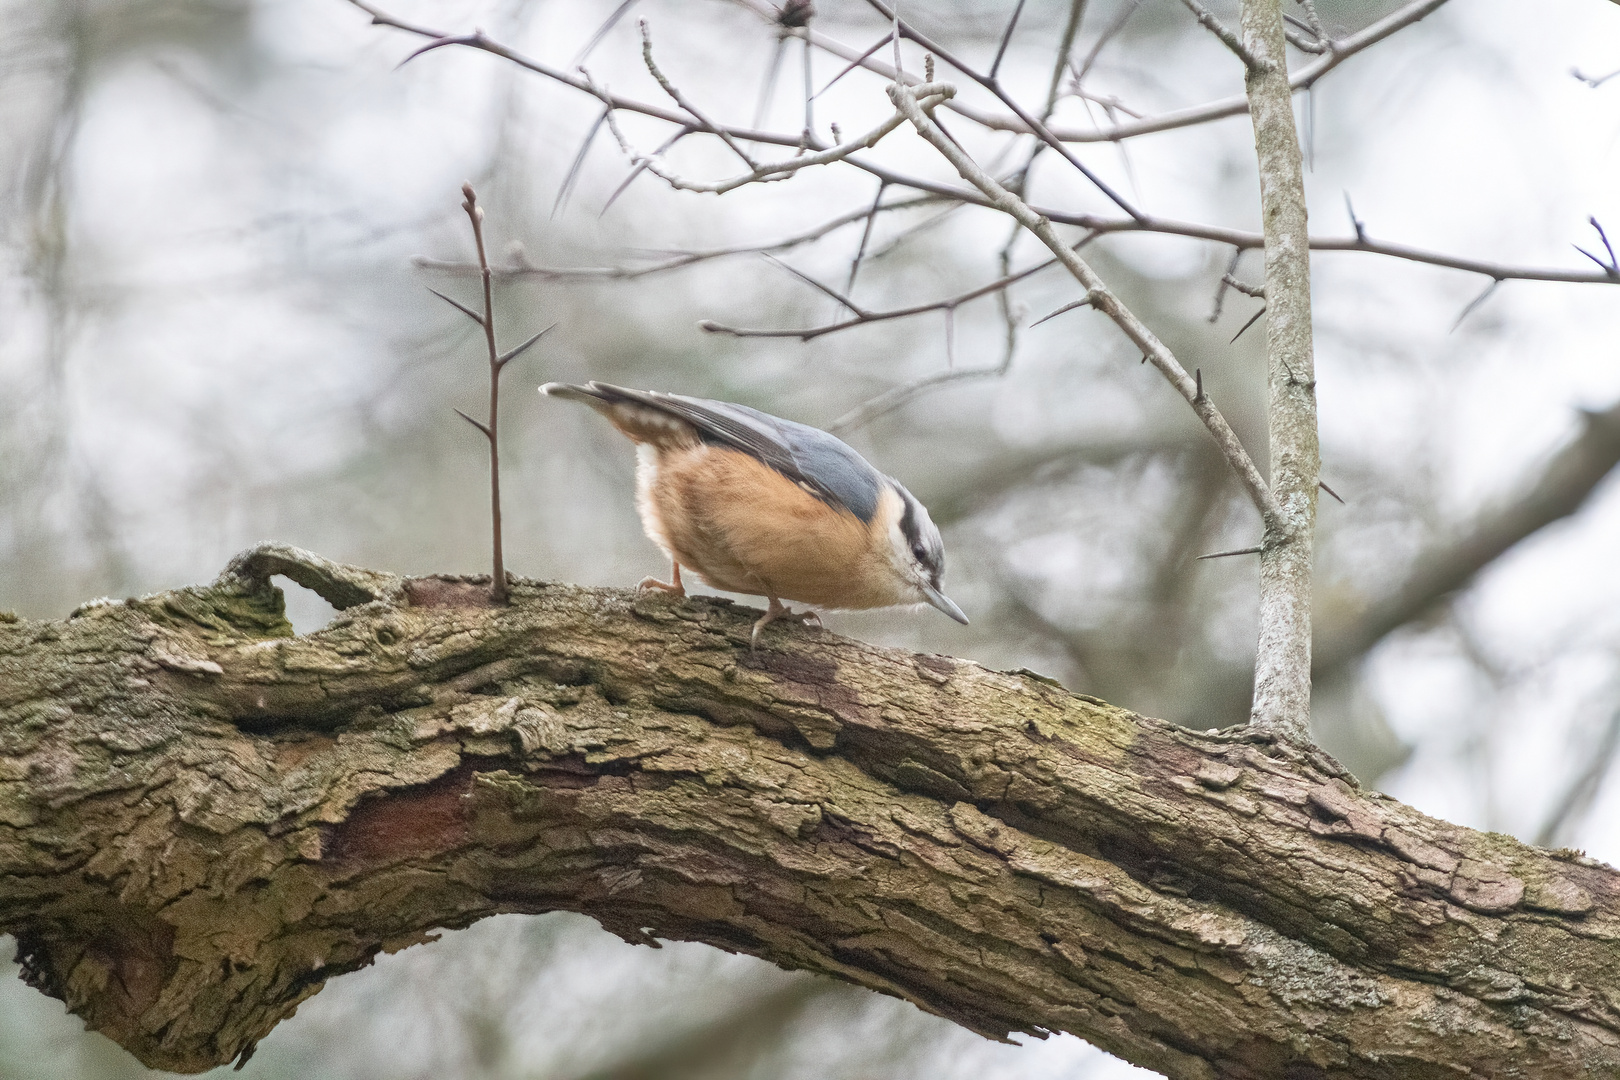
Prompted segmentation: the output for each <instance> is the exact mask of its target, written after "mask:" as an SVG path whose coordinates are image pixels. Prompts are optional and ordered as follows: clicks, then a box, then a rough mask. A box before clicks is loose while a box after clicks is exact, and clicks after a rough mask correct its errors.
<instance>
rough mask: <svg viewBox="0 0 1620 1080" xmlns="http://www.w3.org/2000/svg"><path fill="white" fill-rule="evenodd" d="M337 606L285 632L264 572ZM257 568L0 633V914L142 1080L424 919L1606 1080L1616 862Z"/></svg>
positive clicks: (666, 612)
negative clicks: (498, 916)
mask: <svg viewBox="0 0 1620 1080" xmlns="http://www.w3.org/2000/svg"><path fill="white" fill-rule="evenodd" d="M276 573H284V574H288V575H289V576H292V577H294V579H295V580H299V581H301V582H303V583H304V584H306V585H309V586H310V587H312V588H316V589H317V591H321V592H322V593H323V595H326V596H327V597H328V599H330V600H332V601H333V603H334V604H335V605H336V606H339V607H341V608H343V609H344V610H342V611H341V613H340V614H339V616H338V617H337V618H336V619H335V620H334V621H333V623H332V624H331V625H330V626H328V627H326V628H324V629H322V630H320V631H318V632H316V633H313V634H309V635H306V636H302V637H299V636H294V635H293V634H292V633H291V628H290V627H289V626H288V625H287V623H286V620H285V618H284V617H283V614H282V606H281V596H280V593H279V591H278V590H276V589H275V588H274V587H273V586H272V585H271V584H270V583H269V580H268V578H269V575H271V574H276ZM512 596H513V601H512V603H511V604H510V605H508V606H500V607H495V606H491V605H490V604H489V602H488V599H487V590H486V589H485V588H483V586H482V585H481V584H480V583H478V582H475V581H465V580H458V579H450V578H418V579H401V578H398V577H396V576H393V575H388V574H379V573H376V572H372V571H363V570H359V569H357V568H352V567H343V566H339V565H336V564H333V563H329V562H326V561H325V560H321V559H318V558H316V557H314V556H311V555H309V554H308V553H304V552H299V551H297V550H295V549H290V548H284V547H279V546H276V545H261V546H260V547H259V548H256V549H254V550H253V551H251V552H247V553H244V555H243V556H240V557H239V558H238V559H236V560H234V561H233V563H232V565H231V567H230V568H229V569H228V570H227V572H226V573H225V574H224V575H222V576H221V578H220V580H219V581H217V582H216V583H215V584H214V585H212V586H209V587H201V588H191V589H181V590H177V591H174V592H170V593H163V594H159V595H156V596H150V597H144V598H141V599H135V600H128V601H122V602H99V603H96V604H91V605H87V606H85V607H83V608H81V609H80V610H79V611H77V612H75V613H74V614H73V616H72V617H70V618H68V619H67V620H64V621H61V622H51V623H37V622H19V623H15V624H6V625H0V931H4V932H8V933H13V934H15V935H16V936H17V939H18V942H19V946H20V951H21V954H22V956H23V958H24V968H25V973H26V976H27V977H28V978H29V980H30V981H31V982H32V983H33V984H34V985H36V986H38V987H40V988H41V989H43V990H45V991H46V992H48V993H52V994H54V995H56V996H58V997H61V998H62V999H64V1000H65V1001H66V1002H67V1003H68V1005H69V1007H70V1008H71V1009H72V1010H73V1011H74V1012H75V1013H77V1014H78V1015H80V1016H82V1017H83V1018H84V1019H85V1021H86V1023H87V1024H88V1025H90V1026H91V1027H93V1028H95V1029H97V1030H100V1031H103V1032H105V1033H106V1034H108V1035H109V1036H111V1037H112V1038H113V1039H115V1040H116V1041H117V1042H119V1043H120V1044H121V1045H123V1046H124V1047H126V1048H127V1049H129V1050H130V1052H132V1053H134V1054H135V1055H136V1056H137V1057H139V1058H140V1059H141V1060H142V1061H144V1062H146V1063H147V1064H149V1065H153V1066H157V1067H162V1068H168V1069H174V1070H179V1071H196V1070H202V1069H206V1068H209V1067H211V1066H214V1065H218V1064H220V1063H223V1062H226V1061H229V1060H231V1059H233V1058H238V1057H240V1056H241V1055H242V1054H244V1053H248V1052H251V1050H252V1047H253V1045H254V1044H255V1043H256V1042H257V1041H258V1040H259V1039H261V1038H262V1037H263V1036H264V1035H265V1034H266V1033H268V1032H269V1031H270V1030H271V1028H273V1027H274V1026H275V1024H276V1023H278V1022H279V1021H280V1020H282V1019H284V1018H285V1017H287V1016H288V1015H290V1014H291V1013H292V1011H293V1010H294V1009H295V1008H296V1006H297V1004H298V1003H299V1002H300V1001H302V1000H303V999H305V998H307V997H308V996H309V995H310V994H313V993H315V992H317V991H318V990H319V989H320V987H321V986H322V985H323V984H324V982H325V981H326V980H327V979H329V978H331V977H333V976H335V975H339V974H341V973H343V972H346V971H350V970H353V969H355V968H358V967H361V966H364V965H365V964H367V963H369V962H370V961H371V959H372V958H373V957H375V956H376V955H377V954H378V953H379V952H381V951H385V950H394V949H400V948H404V947H407V946H409V945H411V944H413V943H416V942H419V941H422V940H424V939H425V938H426V937H427V936H428V935H430V934H431V932H432V931H433V930H434V929H436V928H441V927H456V926H464V925H467V924H469V923H471V922H473V921H475V920H477V919H479V918H482V917H484V916H487V915H491V914H495V913H498V912H509V911H521V912H541V911H550V910H559V909H566V910H572V911H580V912H584V913H586V914H588V915H591V916H593V917H595V918H596V919H598V920H599V921H600V922H601V923H602V924H603V925H604V926H606V927H608V928H609V929H611V930H613V931H615V932H617V933H619V934H620V935H621V936H623V937H625V938H626V939H627V940H630V941H640V942H649V941H652V940H655V939H656V938H659V937H664V938H680V939H689V940H696V941H705V942H709V943H711V944H714V945H716V946H719V947H721V948H726V949H731V950H735V951H739V952H747V953H751V954H754V955H757V956H762V957H764V958H766V959H768V960H771V961H773V962H776V963H778V964H782V965H784V966H787V967H795V968H803V969H808V970H812V971H818V972H821V973H824V974H826V975H830V976H833V977H836V978H842V979H846V980H849V981H852V982H855V983H858V984H860V985H863V986H868V987H871V988H873V989H875V990H879V991H882V992H885V993H890V994H894V995H897V996H900V997H903V998H906V999H908V1000H911V1001H914V1002H916V1003H917V1004H918V1005H919V1006H921V1007H922V1008H925V1009H928V1010H930V1011H933V1012H936V1013H939V1014H941V1015H943V1016H946V1017H949V1018H951V1019H952V1020H955V1021H956V1022H958V1023H960V1024H962V1025H964V1026H966V1027H968V1028H971V1029H972V1030H975V1031H978V1032H981V1033H983V1034H985V1035H987V1036H991V1037H1006V1036H1007V1035H1009V1034H1011V1033H1015V1032H1025V1033H1032V1034H1036V1035H1040V1034H1044V1033H1046V1032H1051V1031H1069V1032H1074V1033H1076V1034H1078V1035H1080V1036H1082V1037H1084V1038H1086V1039H1089V1040H1091V1041H1092V1042H1094V1043H1096V1044H1098V1045H1100V1046H1103V1047H1104V1048H1106V1049H1108V1050H1111V1051H1113V1052H1114V1053H1117V1054H1120V1055H1121V1056H1123V1057H1125V1058H1127V1059H1129V1060H1131V1061H1134V1062H1137V1063H1139V1064H1142V1065H1146V1066H1148V1067H1151V1068H1155V1069H1158V1070H1160V1071H1162V1072H1164V1073H1166V1074H1168V1075H1169V1076H1171V1077H1175V1078H1178V1080H1179V1078H1192V1077H1197V1078H1214V1077H1232V1078H1238V1077H1244V1078H1250V1077H1273V1076H1275V1077H1285V1076H1286V1077H1389V1078H1396V1077H1400V1078H1413V1077H1417V1078H1424V1077H1431V1076H1432V1077H1441V1076H1445V1077H1455V1076H1488V1075H1489V1076H1494V1075H1509V1074H1511V1075H1516V1076H1524V1077H1554V1076H1556V1077H1567V1076H1574V1075H1601V1074H1604V1073H1607V1072H1613V1071H1616V1070H1620V1013H1617V1011H1616V1006H1615V1005H1614V1004H1613V1002H1615V1001H1616V1000H1620V962H1617V959H1616V952H1615V948H1614V941H1615V935H1616V930H1617V928H1620V920H1617V914H1620V904H1617V891H1620V879H1617V878H1616V875H1615V874H1614V872H1613V871H1611V870H1610V869H1608V868H1607V867H1604V866H1601V865H1599V864H1596V863H1592V862H1590V861H1588V860H1584V859H1582V858H1580V857H1578V856H1576V855H1574V854H1573V853H1549V852H1545V851H1540V850H1538V849H1534V848H1530V847H1527V846H1525V845H1522V844H1519V843H1517V842H1515V841H1513V840H1511V839H1510V838H1507V837H1502V836H1497V835H1493V834H1481V833H1476V832H1473V831H1470V830H1467V829H1463V828H1460V827H1457V826H1453V825H1449V824H1446V823H1444V822H1440V821H1436V820H1434V819H1431V818H1428V817H1425V816H1424V815H1422V814H1419V813H1417V812H1416V811H1414V810H1412V809H1411V808H1409V807H1406V806H1403V805H1401V804H1400V803H1397V802H1395V801H1393V800H1390V799H1387V798H1383V797H1380V796H1378V795H1376V794H1374V793H1371V792H1367V791H1363V790H1361V789H1359V788H1358V787H1356V785H1355V784H1354V782H1353V780H1352V779H1351V778H1349V777H1347V776H1345V775H1343V773H1342V770H1340V769H1338V768H1337V766H1335V765H1334V763H1333V762H1332V761H1331V760H1330V759H1327V758H1326V757H1324V756H1323V755H1321V754H1320V753H1319V752H1317V751H1315V750H1314V749H1313V748H1311V747H1308V746H1300V745H1296V744H1293V743H1290V742H1288V741H1286V740H1280V739H1276V738H1273V737H1270V736H1268V735H1266V734H1264V733H1258V732H1254V731H1250V730H1234V731H1228V732H1213V733H1203V734H1198V733H1194V732H1190V731H1186V730H1182V729H1179V728H1175V727H1173V726H1171V725H1168V724H1165V723H1163V722H1160V721H1156V720H1152V719H1149V718H1144V717H1140V716H1136V715H1133V714H1131V713H1129V712H1126V711H1124V710H1121V709H1117V708H1114V707H1111V706H1109V705H1107V704H1105V703H1102V702H1098V701H1095V700H1093V699H1088V698H1085V697H1082V696H1078V695H1073V694H1070V693H1068V692H1067V691H1065V690H1063V689H1062V688H1061V687H1059V686H1057V685H1056V684H1054V683H1052V682H1051V681H1050V680H1046V679H1043V678H1041V677H1039V676H1036V675H1033V674H1031V673H1028V672H1014V673H1007V672H995V671H989V670H986V669H984V668H981V667H979V666H977V665H975V664H971V663H967V662H965V661H960V660H954V659H950V658H946V657H938V656H920V655H915V654H910V653H905V652H901V651H897V650H892V649H880V648H876V647H873V646H869V645H864V644H861V643H858V642H853V641H849V640H846V639H842V638H839V637H837V636H835V635H833V634H830V633H826V632H824V631H818V630H811V629H807V628H804V627H797V626H794V627H785V628H780V629H776V628H773V629H772V630H770V631H768V632H767V634H766V636H765V639H764V641H763V642H762V645H761V648H760V650H759V651H758V652H757V653H754V652H750V651H749V649H748V629H749V625H750V623H751V621H752V617H753V616H752V615H751V614H750V613H748V612H747V611H745V610H742V609H737V608H734V607H733V606H732V605H730V604H729V603H727V602H725V601H720V600H712V599H705V598H690V599H687V600H684V601H676V600H671V599H669V598H666V597H663V596H654V595H645V594H636V593H632V592H626V591H622V590H602V589H581V588H576V587H571V586H565V585H556V584H549V583H541V582H518V583H517V584H515V585H514V587H513V592H512Z"/></svg>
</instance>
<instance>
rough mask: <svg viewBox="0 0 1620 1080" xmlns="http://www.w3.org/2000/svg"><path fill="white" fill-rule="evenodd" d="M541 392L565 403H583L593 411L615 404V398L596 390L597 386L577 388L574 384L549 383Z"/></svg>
mask: <svg viewBox="0 0 1620 1080" xmlns="http://www.w3.org/2000/svg"><path fill="white" fill-rule="evenodd" d="M540 392H541V393H542V394H545V395H546V396H547V397H559V398H562V399H563V400H564V401H583V402H584V403H585V404H587V405H589V406H590V407H591V408H593V409H600V408H602V407H603V406H604V405H609V404H612V402H613V397H612V396H611V395H609V394H604V393H603V392H602V391H600V390H598V389H596V387H595V384H591V385H588V386H575V385H574V384H573V383H560V382H548V383H546V384H545V385H544V386H542V387H541V388H540Z"/></svg>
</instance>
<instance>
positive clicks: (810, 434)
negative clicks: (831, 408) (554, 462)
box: [567, 382, 893, 522]
mask: <svg viewBox="0 0 1620 1080" xmlns="http://www.w3.org/2000/svg"><path fill="white" fill-rule="evenodd" d="M567 389H570V390H574V391H577V392H580V393H583V394H587V395H589V396H591V397H596V398H598V399H601V400H605V401H626V402H634V403H635V404H638V405H643V406H646V407H648V408H651V409H657V410H658V411H660V412H663V413H667V414H669V415H670V416H674V417H678V418H679V419H681V420H684V421H686V422H687V423H689V424H691V425H692V427H693V429H694V430H696V431H697V433H698V437H699V438H700V439H702V440H703V441H704V442H706V443H710V444H713V445H719V446H727V447H730V448H732V449H734V450H741V451H742V452H743V453H745V454H748V455H750V456H751V457H754V458H756V459H758V460H759V461H761V462H763V463H764V464H766V465H769V466H770V467H771V468H773V469H775V470H776V471H777V472H780V473H781V474H783V475H784V476H786V477H788V478H789V479H792V480H796V481H800V482H802V483H803V484H805V485H806V486H807V487H809V488H810V489H811V490H812V491H813V492H814V493H815V494H816V495H817V496H818V497H819V498H821V499H824V500H825V501H827V502H828V503H831V504H833V505H835V506H842V507H845V508H847V509H848V510H849V512H850V513H852V514H854V515H855V516H856V517H858V518H860V519H861V520H862V521H863V522H870V521H871V520H872V517H873V515H874V514H876V513H877V506H878V498H879V496H880V495H881V494H882V492H883V487H884V485H885V484H892V483H893V481H892V480H890V479H889V478H888V477H886V476H884V475H883V474H882V473H880V472H878V471H877V470H876V469H874V468H873V467H872V466H871V464H870V463H869V462H868V461H867V460H866V459H865V458H863V457H861V455H860V454H858V453H856V452H855V451H854V449H852V448H851V447H850V446H849V445H848V444H847V443H845V442H844V441H843V440H842V439H840V438H838V437H837V436H835V435H829V434H828V433H827V432H825V431H822V430H821V429H820V428H813V427H810V426H809V425H808V424H798V423H795V422H793V421H792V420H783V419H782V418H781V417H779V416H772V415H771V414H769V413H763V412H760V411H759V410H758V409H751V408H749V407H748V406H746V405H734V404H732V403H731V402H729V401H711V400H709V399H707V398H693V397H687V396H685V395H684V394H664V393H659V392H658V391H655V390H632V389H629V388H626V387H622V386H610V385H608V384H606V383H599V382H592V383H590V384H589V385H588V387H569V388H567Z"/></svg>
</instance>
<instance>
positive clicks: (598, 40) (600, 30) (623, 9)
mask: <svg viewBox="0 0 1620 1080" xmlns="http://www.w3.org/2000/svg"><path fill="white" fill-rule="evenodd" d="M635 6H636V0H623V2H622V3H621V4H620V5H619V6H618V7H616V8H614V9H613V14H611V15H609V16H608V17H607V18H606V19H604V20H603V21H602V25H601V26H598V27H597V28H596V33H594V34H592V35H591V40H589V41H587V42H586V43H585V47H584V48H582V49H580V50H579V52H577V53H575V54H574V58H573V59H572V60H570V61H568V66H569V67H570V68H577V67H579V65H581V64H583V63H584V62H585V61H586V60H588V59H589V58H590V55H591V52H592V51H593V50H595V48H596V47H597V46H598V45H600V44H602V39H603V38H605V37H607V36H608V34H609V33H610V32H611V31H612V30H613V28H614V27H615V26H617V25H619V20H620V19H622V18H624V16H625V14H626V13H627V12H628V11H629V10H630V9H631V8H633V7H635Z"/></svg>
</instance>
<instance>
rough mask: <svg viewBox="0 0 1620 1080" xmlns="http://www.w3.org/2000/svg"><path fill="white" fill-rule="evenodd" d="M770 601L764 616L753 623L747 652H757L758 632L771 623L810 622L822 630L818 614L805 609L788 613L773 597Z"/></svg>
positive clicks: (783, 605) (819, 614)
mask: <svg viewBox="0 0 1620 1080" xmlns="http://www.w3.org/2000/svg"><path fill="white" fill-rule="evenodd" d="M770 601H771V605H770V607H768V608H766V609H765V614H763V615H761V616H760V617H759V619H758V621H756V622H755V623H754V632H753V633H752V634H751V635H749V638H748V651H749V652H756V651H758V649H759V632H760V631H761V630H763V629H765V628H766V627H767V626H769V625H771V623H773V622H783V621H787V622H796V623H811V622H813V623H815V624H816V628H817V629H821V628H822V626H821V613H820V612H816V611H810V610H808V609H806V610H804V611H789V610H788V608H787V605H785V604H783V603H782V601H780V600H778V599H777V598H776V597H774V596H773V597H771V598H770Z"/></svg>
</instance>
